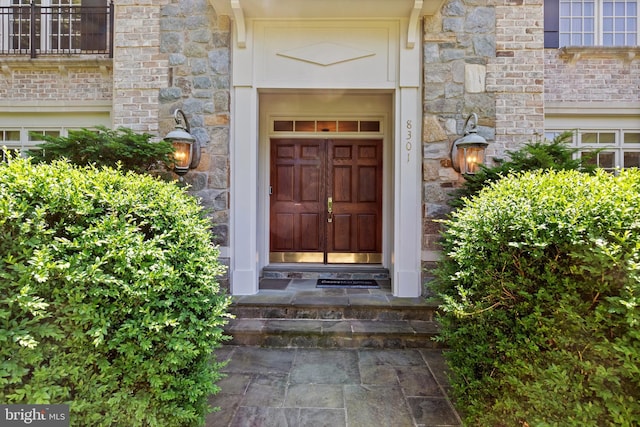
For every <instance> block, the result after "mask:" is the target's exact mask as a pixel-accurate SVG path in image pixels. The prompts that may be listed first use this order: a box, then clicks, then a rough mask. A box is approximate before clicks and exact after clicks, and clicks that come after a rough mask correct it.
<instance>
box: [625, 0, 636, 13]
mask: <svg viewBox="0 0 640 427" xmlns="http://www.w3.org/2000/svg"><path fill="white" fill-rule="evenodd" d="M637 13H638V4H637V3H636V2H634V1H633V2H632V1H630V2H628V3H627V16H636V14H637Z"/></svg>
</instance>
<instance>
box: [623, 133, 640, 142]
mask: <svg viewBox="0 0 640 427" xmlns="http://www.w3.org/2000/svg"><path fill="white" fill-rule="evenodd" d="M624 143H625V144H640V132H625V134H624Z"/></svg>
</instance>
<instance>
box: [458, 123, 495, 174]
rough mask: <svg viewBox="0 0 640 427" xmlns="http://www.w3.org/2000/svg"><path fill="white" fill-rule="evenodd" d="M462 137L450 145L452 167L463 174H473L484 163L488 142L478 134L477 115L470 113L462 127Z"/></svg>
mask: <svg viewBox="0 0 640 427" xmlns="http://www.w3.org/2000/svg"><path fill="white" fill-rule="evenodd" d="M462 133H463V137H462V138H459V139H457V140H455V141H454V143H453V145H452V146H451V163H452V164H453V168H454V169H455V170H456V171H457V172H460V173H463V174H474V173H476V172H478V170H479V169H480V165H481V164H483V163H484V154H485V150H486V148H487V145H489V143H488V142H487V140H486V139H484V138H483V137H481V136H480V135H478V115H477V114H476V113H471V114H470V115H469V117H467V120H466V121H465V122H464V126H463V128H462Z"/></svg>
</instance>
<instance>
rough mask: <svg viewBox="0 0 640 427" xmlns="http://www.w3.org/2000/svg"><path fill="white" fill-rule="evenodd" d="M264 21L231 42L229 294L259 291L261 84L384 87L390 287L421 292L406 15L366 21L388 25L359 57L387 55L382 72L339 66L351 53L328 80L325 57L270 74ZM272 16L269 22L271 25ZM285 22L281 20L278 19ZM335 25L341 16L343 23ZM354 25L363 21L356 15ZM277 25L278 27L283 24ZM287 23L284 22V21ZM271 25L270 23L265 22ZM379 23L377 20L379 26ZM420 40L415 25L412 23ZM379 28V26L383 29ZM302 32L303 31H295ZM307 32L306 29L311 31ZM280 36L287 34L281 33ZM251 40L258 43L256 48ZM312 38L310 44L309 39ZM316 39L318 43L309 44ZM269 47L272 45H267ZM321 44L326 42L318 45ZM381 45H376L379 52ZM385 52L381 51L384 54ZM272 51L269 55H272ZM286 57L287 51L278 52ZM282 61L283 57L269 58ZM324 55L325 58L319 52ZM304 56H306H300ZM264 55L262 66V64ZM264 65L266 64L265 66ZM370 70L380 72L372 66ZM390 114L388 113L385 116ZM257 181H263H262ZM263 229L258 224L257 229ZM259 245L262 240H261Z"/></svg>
mask: <svg viewBox="0 0 640 427" xmlns="http://www.w3.org/2000/svg"><path fill="white" fill-rule="evenodd" d="M322 24H323V23H322V22H309V21H304V22H302V23H299V26H300V28H301V31H304V29H305V28H307V27H308V28H311V27H313V28H314V29H317V28H318V26H321V25H322ZM268 25H269V23H265V22H264V21H255V22H254V21H252V20H247V22H246V28H245V29H246V34H245V35H246V42H245V43H233V44H232V45H233V59H232V63H233V76H232V89H231V104H232V112H231V114H232V119H231V126H230V157H231V217H230V225H231V235H230V238H231V242H230V243H231V248H230V256H231V260H230V282H231V292H232V294H234V295H251V294H255V293H257V292H258V280H259V274H260V270H261V268H262V266H264V265H265V264H266V261H265V260H264V259H263V258H264V256H265V254H264V248H262V249H261V248H260V247H259V241H260V238H259V233H260V229H264V226H261V225H260V224H261V221H263V220H262V219H259V216H262V215H263V212H264V208H262V209H260V206H261V203H260V197H261V194H262V195H263V194H264V188H262V189H260V183H261V182H263V181H264V176H261V175H260V174H259V171H260V170H261V169H262V170H264V167H263V168H261V167H260V149H259V147H260V137H261V135H260V131H259V129H260V123H261V121H260V116H261V114H260V111H259V105H260V104H259V92H261V91H264V90H282V91H284V90H293V89H296V90H303V89H326V90H336V89H341V90H345V91H347V92H348V91H365V92H368V93H373V92H375V91H387V92H390V93H392V94H393V96H392V103H393V105H392V115H391V117H390V119H391V120H392V121H393V123H392V126H391V129H392V130H391V138H390V142H391V144H389V145H390V146H391V147H392V148H391V149H392V151H393V155H392V161H393V167H392V177H390V180H389V182H390V184H389V191H392V192H393V195H390V196H389V198H388V199H387V200H392V201H393V206H392V208H391V211H392V212H391V213H390V214H389V215H387V216H388V217H389V218H388V219H389V221H390V227H391V228H392V229H391V230H390V231H389V233H388V234H387V235H388V236H389V238H388V241H387V242H386V246H385V253H386V254H387V257H388V260H389V261H388V262H389V269H390V271H391V279H392V289H393V295H394V296H398V297H418V296H420V295H421V293H422V284H421V280H422V274H421V262H420V261H421V240H422V239H421V236H422V174H421V170H422V166H421V165H422V143H421V142H422V139H421V135H422V131H421V128H422V103H421V85H420V83H421V64H422V58H421V46H420V44H419V43H418V44H417V46H412V47H411V48H410V47H408V43H407V39H406V36H407V34H408V33H411V31H407V27H408V22H407V21H406V20H403V19H396V20H389V21H388V22H387V23H384V22H383V23H381V21H379V20H377V21H375V22H372V28H375V29H376V30H378V31H379V33H382V31H380V29H381V28H382V27H383V26H384V25H387V27H386V28H387V29H388V31H387V32H388V33H389V34H390V36H389V38H388V39H385V40H382V41H381V42H383V43H388V45H382V46H380V50H379V51H378V52H377V53H376V52H374V53H373V54H371V55H369V57H367V59H365V60H377V61H380V59H382V60H385V61H387V62H388V70H387V69H385V70H383V71H384V73H383V74H384V78H383V79H378V80H375V81H365V82H363V81H362V80H363V79H362V78H361V77H362V76H361V75H356V73H355V72H354V75H353V76H349V75H346V76H345V74H344V70H345V69H347V70H348V69H349V68H348V67H349V66H350V64H351V63H353V64H355V65H354V69H356V68H355V67H356V66H357V65H358V63H357V60H359V59H354V60H352V61H350V62H349V61H343V63H341V64H340V65H338V66H336V67H335V68H334V69H336V70H337V69H338V67H343V68H342V69H340V75H339V76H338V75H337V74H336V78H337V79H338V80H339V83H337V81H338V80H336V81H333V80H332V68H331V64H329V65H326V64H312V66H316V67H317V72H318V78H317V79H314V80H313V81H309V80H305V79H304V78H303V77H305V76H302V77H301V79H300V81H292V79H295V76H293V77H291V78H289V79H288V81H274V80H270V78H269V76H270V75H271V74H269V72H272V70H271V69H269V68H268V66H272V64H271V63H267V62H268V61H269V60H270V59H269V58H267V57H266V55H267V53H265V52H267V50H268V49H266V48H263V46H266V44H265V43H268V40H267V41H265V37H264V34H268V33H266V32H265V28H267V27H268ZM278 25H279V24H278V23H277V22H276V23H275V24H274V27H273V28H275V30H273V31H276V30H277V29H278ZM285 25H286V23H285ZM327 25H331V26H332V28H331V31H332V34H335V33H336V32H338V33H339V32H340V31H345V33H344V37H345V39H348V37H349V34H348V32H346V30H341V28H338V24H335V23H331V24H327ZM341 25H342V28H347V27H348V24H344V23H342V24H341ZM358 25H361V26H362V25H363V24H362V22H361V21H358ZM283 28H284V27H283ZM287 28H290V27H287ZM256 29H257V30H258V31H259V32H260V35H261V37H256V38H255V39H254V36H253V34H254V31H256ZM267 29H268V30H272V28H267ZM383 29H384V28H383ZM415 32H416V34H414V36H416V37H417V38H418V40H419V37H418V35H419V28H415ZM385 34H386V33H385ZM301 35H307V34H301ZM312 36H313V34H312ZM280 40H286V38H282V37H281V39H280ZM256 45H257V46H258V48H256ZM310 46H312V45H310ZM316 46H319V45H316ZM269 48H271V49H273V47H272V46H270V47H269ZM319 48H322V49H325V48H326V46H319ZM381 52H382V53H381ZM387 54H388V57H385V58H381V57H382V56H383V55H387ZM274 58H275V56H274ZM285 59H288V58H285ZM276 60H278V61H284V59H282V57H278V58H275V59H274V62H275V61H276ZM323 60H324V59H323ZM303 61H307V60H306V59H303ZM265 63H267V66H265V65H264V64H265ZM298 65H300V66H301V67H310V65H309V64H308V62H305V63H304V64H300V63H298ZM270 70H271V71H270ZM376 73H378V74H380V72H379V70H376ZM391 120H390V121H391ZM263 185H264V184H263ZM262 232H264V230H262ZM263 246H264V245H263Z"/></svg>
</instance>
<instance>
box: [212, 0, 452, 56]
mask: <svg viewBox="0 0 640 427" xmlns="http://www.w3.org/2000/svg"><path fill="white" fill-rule="evenodd" d="M209 2H210V3H211V5H212V6H213V8H214V9H215V11H216V13H217V14H218V15H229V16H233V18H234V21H235V22H236V35H237V43H238V47H240V48H243V47H245V44H246V23H245V20H247V19H383V18H384V19H392V18H396V19H397V18H400V19H408V21H409V22H408V28H407V47H408V48H413V47H414V45H415V43H416V29H417V28H418V25H419V22H420V18H421V17H423V16H425V15H433V14H435V13H436V12H437V11H438V10H440V7H441V6H442V4H443V2H444V0H209Z"/></svg>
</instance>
